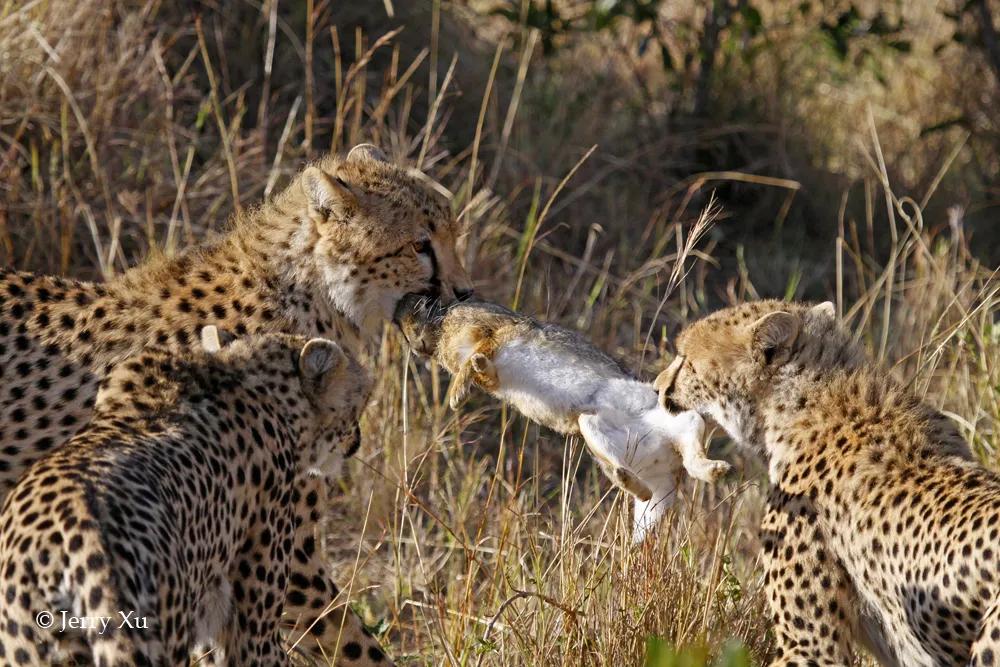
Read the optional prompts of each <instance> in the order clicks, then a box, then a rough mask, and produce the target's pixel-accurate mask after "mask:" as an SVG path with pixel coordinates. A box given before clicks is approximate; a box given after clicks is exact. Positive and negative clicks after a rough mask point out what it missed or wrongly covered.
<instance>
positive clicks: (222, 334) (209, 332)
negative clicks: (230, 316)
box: [201, 324, 236, 354]
mask: <svg viewBox="0 0 1000 667" xmlns="http://www.w3.org/2000/svg"><path fill="white" fill-rule="evenodd" d="M234 340H236V336H234V335H233V334H231V333H229V332H228V331H226V330H225V329H223V330H221V331H220V330H219V328H218V327H217V326H215V325H214V324H209V325H207V326H204V327H202V329H201V348H202V349H203V350H205V351H206V352H208V353H210V354H215V353H216V352H218V351H219V350H221V349H222V348H224V347H226V346H227V345H229V344H230V343H232V342H233V341H234Z"/></svg>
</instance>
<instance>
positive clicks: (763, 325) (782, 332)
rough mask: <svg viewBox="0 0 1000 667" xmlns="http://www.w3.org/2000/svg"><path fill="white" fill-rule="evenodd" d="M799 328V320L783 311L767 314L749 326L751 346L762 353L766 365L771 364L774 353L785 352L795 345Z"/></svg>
mask: <svg viewBox="0 0 1000 667" xmlns="http://www.w3.org/2000/svg"><path fill="white" fill-rule="evenodd" d="M800 326H801V321H800V320H799V318H798V317H796V316H795V315H792V314H791V313H788V312H785V311H784V310H779V311H777V312H774V313H768V314H767V315H765V316H764V317H762V318H760V319H759V320H757V321H756V322H754V323H753V325H752V326H751V331H753V346H754V348H755V349H757V350H760V351H761V352H763V353H764V360H765V361H766V362H767V363H771V360H772V359H773V358H774V354H775V353H776V352H778V351H779V350H787V349H788V348H790V347H791V346H792V344H793V343H795V339H796V338H798V336H799V327H800Z"/></svg>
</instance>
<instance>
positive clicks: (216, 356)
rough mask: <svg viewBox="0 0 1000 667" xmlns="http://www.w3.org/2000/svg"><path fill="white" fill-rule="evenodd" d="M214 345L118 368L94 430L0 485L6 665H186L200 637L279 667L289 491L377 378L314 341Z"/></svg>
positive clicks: (234, 658) (328, 454) (322, 463)
mask: <svg viewBox="0 0 1000 667" xmlns="http://www.w3.org/2000/svg"><path fill="white" fill-rule="evenodd" d="M209 349H210V351H208V352H201V353H188V354H185V355H178V356H173V355H171V354H169V353H165V352H163V351H159V350H151V351H146V352H143V353H140V354H138V355H137V356H135V357H129V358H127V359H125V360H123V361H121V362H119V363H118V364H116V365H115V366H113V367H112V369H111V370H110V372H109V374H108V376H107V377H106V378H105V379H104V380H102V383H101V387H100V389H99V390H98V393H97V398H96V401H95V406H94V411H93V417H92V418H91V420H90V422H89V424H88V425H87V426H86V427H85V428H83V429H82V430H80V431H79V432H78V433H77V434H76V435H75V436H74V437H73V438H72V439H71V440H70V441H69V443H67V444H66V445H65V446H63V447H60V448H59V449H58V450H57V451H55V452H54V453H52V454H51V455H50V456H48V457H45V458H43V459H41V460H40V461H38V462H37V463H35V464H34V465H33V466H32V467H31V468H30V469H29V470H28V472H27V473H26V474H25V475H24V476H23V477H22V478H21V480H20V481H19V482H18V484H17V485H16V486H15V487H14V488H13V489H12V490H11V492H10V493H9V494H8V496H7V499H6V501H5V503H4V506H3V509H2V510H0V572H2V573H3V574H2V576H3V584H2V585H0V588H2V589H3V597H4V600H5V604H4V605H2V606H0V659H2V660H3V661H4V663H5V664H14V665H41V664H43V662H58V661H61V660H64V659H66V658H67V657H72V658H74V659H75V660H77V661H78V662H80V661H81V660H86V658H87V657H88V656H87V654H88V652H89V653H90V660H89V661H87V662H88V663H89V664H97V665H109V666H115V667H126V666H129V665H136V666H140V665H150V666H152V665H168V664H169V665H180V666H186V665H187V664H188V661H189V656H190V655H191V654H192V653H193V651H194V647H195V644H196V643H203V642H204V643H211V642H217V643H218V649H217V650H221V651H222V653H223V655H224V656H225V658H226V664H229V665H261V666H263V665H290V664H291V662H290V658H289V656H288V655H287V654H286V653H285V650H284V648H283V647H282V643H281V637H280V633H279V625H280V616H281V608H282V601H283V600H284V598H285V591H286V588H287V582H288V579H289V564H290V562H291V560H292V558H293V554H292V544H293V542H294V533H295V524H294V516H293V508H294V505H293V503H292V491H293V489H294V487H295V482H296V479H297V478H298V477H300V476H304V475H307V474H309V473H310V472H312V471H316V470H317V469H325V468H328V467H329V466H330V465H331V463H330V461H329V459H331V458H338V457H342V456H343V455H344V454H345V453H346V451H347V450H348V449H349V448H351V447H352V446H353V443H354V441H355V440H356V435H355V434H356V433H357V423H358V419H359V418H360V414H361V410H362V409H363V408H364V405H365V403H367V400H368V395H369V392H370V388H371V380H370V379H369V377H368V375H367V374H366V373H365V371H364V370H363V369H362V368H361V366H360V365H359V364H358V362H357V361H355V360H354V359H353V358H352V357H348V356H347V355H345V353H344V352H343V351H342V350H341V348H340V347H339V346H338V345H337V344H336V343H334V342H332V341H329V340H325V339H322V338H314V339H311V340H308V341H307V340H306V339H305V338H303V337H298V336H287V335H282V334H269V335H266V336H259V337H248V338H247V339H243V340H237V341H235V342H233V343H231V344H230V345H228V346H227V347H226V348H224V349H221V350H220V349H218V346H214V347H212V346H209ZM45 612H48V613H49V614H50V616H49V617H47V618H48V619H49V620H51V621H52V626H51V627H50V628H48V629H45V628H43V627H41V626H40V624H39V621H38V619H39V618H42V617H41V616H39V614H43V613H45ZM73 618H76V619H82V620H81V621H79V622H78V623H76V624H75V625H77V626H78V627H74V623H73V622H72V621H70V622H67V620H68V619H73ZM57 619H58V622H56V620H57ZM43 621H44V618H43ZM48 624H49V623H48V622H47V621H46V622H43V623H42V625H48ZM67 628H69V629H67Z"/></svg>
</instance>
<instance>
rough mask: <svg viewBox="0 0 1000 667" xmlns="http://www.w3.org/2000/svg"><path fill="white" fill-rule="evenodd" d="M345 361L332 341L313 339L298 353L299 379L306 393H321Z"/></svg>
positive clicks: (344, 356) (343, 355)
mask: <svg viewBox="0 0 1000 667" xmlns="http://www.w3.org/2000/svg"><path fill="white" fill-rule="evenodd" d="M346 360H347V357H346V355H345V354H344V351H343V350H342V349H340V346H339V345H337V344H336V343H334V342H333V341H332V340H327V339H325V338H313V339H312V340H310V341H309V342H308V343H306V344H305V345H304V346H303V347H302V351H301V352H300V353H299V377H301V378H302V383H303V385H304V386H305V387H306V388H307V390H308V391H310V392H315V393H318V392H321V391H323V390H324V389H325V388H326V386H327V384H328V383H329V381H330V378H331V377H332V376H333V374H334V373H336V372H337V369H339V368H340V367H341V366H342V365H343V364H344V362H345V361H346Z"/></svg>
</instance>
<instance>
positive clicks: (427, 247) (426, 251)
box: [413, 239, 434, 255]
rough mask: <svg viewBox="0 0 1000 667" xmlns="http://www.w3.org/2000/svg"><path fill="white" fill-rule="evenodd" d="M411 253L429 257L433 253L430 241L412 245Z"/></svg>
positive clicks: (424, 240) (422, 240)
mask: <svg viewBox="0 0 1000 667" xmlns="http://www.w3.org/2000/svg"><path fill="white" fill-rule="evenodd" d="M413 251H414V252H415V253H417V254H418V255H430V254H432V253H433V252H434V249H433V248H432V247H431V240H430V239H421V240H419V241H417V242H416V243H414V244H413Z"/></svg>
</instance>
